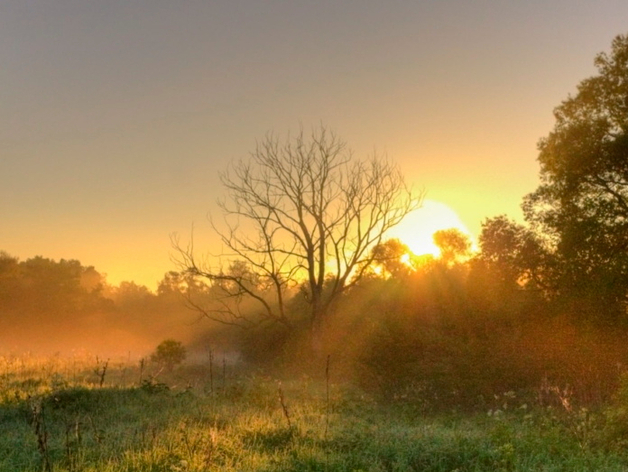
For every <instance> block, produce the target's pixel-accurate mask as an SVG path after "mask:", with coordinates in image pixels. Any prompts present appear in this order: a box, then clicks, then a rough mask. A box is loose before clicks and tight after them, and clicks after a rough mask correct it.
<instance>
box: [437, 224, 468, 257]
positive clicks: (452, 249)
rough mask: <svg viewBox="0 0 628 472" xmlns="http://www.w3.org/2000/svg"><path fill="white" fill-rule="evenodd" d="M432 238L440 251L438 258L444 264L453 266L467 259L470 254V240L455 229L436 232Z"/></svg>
mask: <svg viewBox="0 0 628 472" xmlns="http://www.w3.org/2000/svg"><path fill="white" fill-rule="evenodd" d="M432 238H433V240H434V244H436V247H437V248H438V249H439V250H440V257H441V259H442V261H443V262H445V264H448V265H449V264H454V263H456V262H459V261H461V260H463V259H464V258H466V257H468V256H469V254H470V252H471V240H470V239H469V237H468V236H467V235H466V234H464V233H462V232H461V231H460V230H458V229H456V228H450V229H441V230H439V231H436V232H435V233H434V234H433V235H432Z"/></svg>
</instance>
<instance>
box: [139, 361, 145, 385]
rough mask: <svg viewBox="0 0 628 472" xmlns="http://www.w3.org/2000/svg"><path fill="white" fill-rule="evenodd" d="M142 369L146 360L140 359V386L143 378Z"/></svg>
mask: <svg viewBox="0 0 628 472" xmlns="http://www.w3.org/2000/svg"><path fill="white" fill-rule="evenodd" d="M144 367H146V359H144V358H143V357H142V358H141V359H140V380H139V384H140V385H142V377H143V376H144Z"/></svg>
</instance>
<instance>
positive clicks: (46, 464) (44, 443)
mask: <svg viewBox="0 0 628 472" xmlns="http://www.w3.org/2000/svg"><path fill="white" fill-rule="evenodd" d="M31 421H32V425H33V430H34V432H35V436H37V450H38V451H39V455H40V457H41V468H42V470H43V471H44V472H52V464H51V463H50V454H49V452H48V432H47V431H46V423H45V422H44V409H43V405H42V403H41V400H39V401H33V403H31Z"/></svg>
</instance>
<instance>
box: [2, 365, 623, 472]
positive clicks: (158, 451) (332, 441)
mask: <svg viewBox="0 0 628 472" xmlns="http://www.w3.org/2000/svg"><path fill="white" fill-rule="evenodd" d="M156 369H157V368H156V366H153V365H151V364H149V363H144V362H142V363H135V362H129V361H128V360H121V361H116V362H114V361H110V360H102V359H97V358H90V357H84V358H71V359H62V358H60V357H49V358H45V359H41V358H34V357H24V356H23V357H11V356H9V357H4V358H0V470H1V471H6V472H18V471H25V472H26V471H33V472H35V471H46V472H50V471H55V472H61V471H67V472H78V471H85V472H87V471H99V472H107V471H112V472H113V471H116V472H118V471H127V472H131V471H133V472H148V471H151V472H156V471H164V472H166V471H168V472H174V471H212V470H216V471H269V472H270V471H353V472H357V471H365V472H366V471H369V472H376V471H484V470H486V471H489V470H491V471H529V470H539V471H589V470H590V471H621V470H628V451H627V449H626V448H625V445H626V441H625V439H622V438H624V436H625V434H626V431H625V430H627V429H628V426H623V425H624V424H628V423H627V422H626V421H625V420H626V413H625V409H623V408H622V407H621V405H615V406H613V407H612V408H611V407H607V408H606V409H601V410H600V411H595V412H591V411H588V410H586V409H575V408H571V407H569V408H566V407H564V406H563V407H561V406H560V402H557V403H556V405H553V406H552V405H547V406H540V405H534V404H530V403H527V402H524V399H523V398H518V396H517V394H516V393H514V392H505V393H504V394H502V395H496V396H495V398H494V404H495V406H494V408H491V409H489V410H487V411H474V412H461V411H458V412H457V411H455V410H453V411H452V410H450V411H433V410H432V411H427V410H426V408H425V407H418V406H417V405H416V404H407V403H404V402H403V401H402V400H397V401H395V400H391V401H388V402H386V401H384V402H382V401H381V400H380V401H376V400H375V399H373V398H371V397H369V396H368V395H366V394H364V393H362V392H360V391H359V390H357V389H356V388H353V387H350V386H347V385H342V384H341V383H338V382H334V381H333V379H330V376H326V375H325V373H324V372H323V373H322V375H321V376H320V378H318V379H313V378H311V377H307V376H303V377H301V378H298V379H293V380H286V379H283V380H282V381H280V380H278V379H275V378H272V377H270V376H268V375H263V374H262V373H259V372H257V373H253V372H244V371H242V369H240V368H235V367H233V366H228V365H225V364H222V365H221V364H220V363H218V364H217V365H212V366H209V365H207V364H205V365H184V366H180V367H178V368H176V369H175V370H173V371H172V372H163V371H162V372H158V371H157V370H156ZM323 371H324V369H323ZM557 397H559V399H560V395H559V394H557ZM562 400H563V401H566V399H565V398H564V397H562ZM563 405H564V404H563Z"/></svg>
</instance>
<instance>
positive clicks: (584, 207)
mask: <svg viewBox="0 0 628 472" xmlns="http://www.w3.org/2000/svg"><path fill="white" fill-rule="evenodd" d="M595 65H596V67H597V69H598V75H596V76H594V77H590V78H588V79H585V80H583V81H582V82H581V83H580V84H579V85H578V91H577V93H576V94H575V95H573V96H569V97H568V98H567V99H566V100H565V101H563V103H562V104H561V105H560V106H558V107H557V108H556V109H555V111H554V115H555V117H556V123H555V125H554V129H553V130H552V131H551V132H550V134H549V135H548V136H547V137H546V138H544V139H542V140H541V141H540V143H539V150H540V153H539V158H538V159H539V162H540V164H541V185H540V186H539V188H538V189H537V190H536V191H535V192H534V193H532V194H530V195H528V196H527V197H526V199H525V202H524V211H525V213H526V218H527V220H528V221H529V222H531V223H532V224H533V225H534V226H535V227H536V228H537V230H539V231H540V232H542V233H543V234H545V235H546V236H547V237H548V240H549V242H550V243H551V244H552V246H553V247H554V249H555V254H556V260H557V261H558V262H559V263H560V264H561V274H562V276H561V278H560V281H559V285H560V288H561V290H562V293H563V294H564V295H569V296H572V295H573V294H576V293H577V294H580V295H583V296H586V297H587V298H591V300H592V303H593V305H597V304H598V302H599V301H600V300H602V299H603V300H604V302H605V304H606V306H607V307H608V308H609V310H608V311H609V312H614V313H615V314H617V315H619V314H620V313H623V312H624V307H623V305H624V302H625V296H626V289H627V288H628V36H626V35H621V36H617V37H616V38H615V39H614V41H613V43H612V48H611V52H610V53H609V54H606V53H601V54H599V55H598V56H597V57H596V58H595ZM585 292H587V293H586V294H585Z"/></svg>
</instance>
